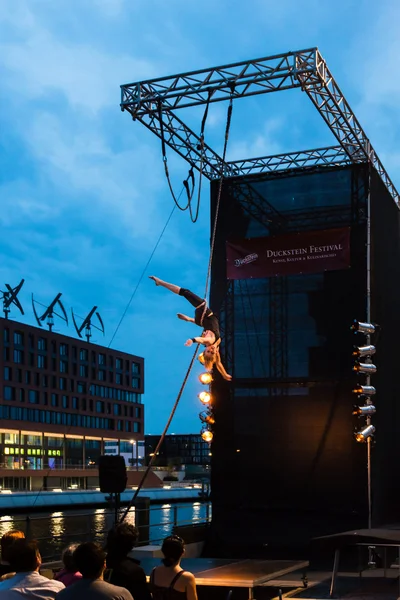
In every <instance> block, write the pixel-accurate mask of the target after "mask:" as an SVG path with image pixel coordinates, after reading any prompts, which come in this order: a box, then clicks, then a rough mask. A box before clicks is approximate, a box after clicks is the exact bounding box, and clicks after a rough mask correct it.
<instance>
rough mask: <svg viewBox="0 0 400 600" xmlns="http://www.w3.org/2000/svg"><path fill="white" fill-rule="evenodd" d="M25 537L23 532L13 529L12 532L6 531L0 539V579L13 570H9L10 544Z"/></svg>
mask: <svg viewBox="0 0 400 600" xmlns="http://www.w3.org/2000/svg"><path fill="white" fill-rule="evenodd" d="M24 537H25V534H24V532H23V531H18V530H17V529H14V530H12V531H7V533H5V534H4V535H3V537H2V538H1V542H0V544H1V562H0V577H2V576H3V575H6V574H7V573H13V572H14V569H12V568H11V565H10V559H9V551H10V548H11V546H12V544H13V543H14V542H15V540H21V539H23V538H24Z"/></svg>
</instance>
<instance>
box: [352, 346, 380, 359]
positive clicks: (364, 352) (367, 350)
mask: <svg viewBox="0 0 400 600" xmlns="http://www.w3.org/2000/svg"><path fill="white" fill-rule="evenodd" d="M375 352H376V348H375V346H360V347H357V346H354V352H353V356H357V357H358V358H361V357H362V356H372V355H373V354H375Z"/></svg>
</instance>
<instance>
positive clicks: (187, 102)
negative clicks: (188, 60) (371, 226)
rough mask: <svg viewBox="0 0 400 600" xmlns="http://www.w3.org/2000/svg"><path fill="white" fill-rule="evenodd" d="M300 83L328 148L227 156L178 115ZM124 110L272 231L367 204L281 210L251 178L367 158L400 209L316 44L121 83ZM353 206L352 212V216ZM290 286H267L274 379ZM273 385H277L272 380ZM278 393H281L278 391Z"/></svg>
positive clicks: (334, 218) (230, 301) (340, 216)
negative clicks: (330, 140) (328, 136)
mask: <svg viewBox="0 0 400 600" xmlns="http://www.w3.org/2000/svg"><path fill="white" fill-rule="evenodd" d="M294 88H299V89H300V90H301V91H302V92H303V93H305V94H307V96H308V97H309V98H310V100H311V101H312V103H313V104H314V106H315V107H316V109H317V111H318V113H319V114H320V115H321V117H322V118H323V120H324V121H325V123H326V124H327V126H328V128H329V129H330V131H331V132H332V133H333V135H334V136H335V138H336V140H337V144H336V145H334V146H329V147H325V148H317V149H313V150H302V151H298V152H291V153H285V154H277V155H274V156H266V157H256V158H253V157H248V158H244V159H242V160H235V161H224V160H223V158H222V157H221V156H220V155H219V154H218V153H217V152H215V151H214V150H213V149H212V148H211V147H210V146H209V145H208V144H207V143H206V142H205V140H204V138H203V137H202V135H201V134H200V133H199V134H198V133H195V132H194V131H193V130H192V129H191V128H190V127H188V126H187V125H186V124H185V123H184V121H183V120H182V119H181V118H179V117H178V114H177V113H178V112H179V110H180V109H182V108H189V107H195V106H201V105H205V106H208V105H209V104H210V103H215V102H223V101H226V102H228V101H230V99H231V98H233V100H234V101H237V100H239V99H240V98H244V97H248V96H255V95H262V94H268V93H272V92H280V91H283V90H289V89H294ZM121 110H123V111H127V112H129V113H130V115H131V116H132V118H133V120H135V121H139V122H141V123H142V124H143V125H145V126H146V127H147V128H148V129H150V131H152V132H153V133H154V134H155V135H156V136H157V137H159V138H160V139H161V140H163V143H164V144H166V145H168V146H169V147H170V148H172V149H173V150H174V151H175V152H176V153H177V154H178V155H180V156H181V157H183V158H184V159H185V160H186V161H187V162H188V163H189V165H190V167H191V168H192V169H197V170H198V171H199V172H201V173H202V174H203V175H204V176H205V177H207V178H208V179H209V180H210V181H214V180H218V179H220V178H221V176H223V177H224V190H226V191H227V193H228V194H229V195H230V196H231V197H234V198H235V199H236V200H237V201H238V202H239V203H240V205H241V206H242V207H243V208H244V210H245V211H246V212H247V213H248V214H250V216H251V217H252V218H254V219H256V220H257V221H258V222H259V223H261V224H262V225H263V226H265V228H266V229H267V230H269V231H270V232H271V231H275V232H283V231H291V230H297V228H298V227H299V226H301V227H303V228H304V227H305V228H307V227H313V228H319V227H325V226H326V224H327V223H334V224H336V225H340V223H341V222H344V223H349V219H351V220H353V221H357V220H358V219H359V218H362V216H363V214H362V211H363V207H362V206H358V205H356V204H355V202H354V201H353V206H352V208H349V209H347V208H344V207H343V206H331V207H326V208H325V210H319V211H311V212H310V211H308V212H304V211H299V212H298V213H296V211H293V212H292V213H291V214H290V218H289V219H288V215H281V214H280V213H279V211H277V210H276V208H275V207H274V206H273V204H272V203H271V202H269V201H268V199H266V198H265V197H264V196H262V195H261V194H259V193H258V191H257V190H256V189H255V187H254V186H253V185H252V178H251V176H252V175H255V174H263V173H264V174H265V173H270V174H273V173H276V174H277V176H279V174H280V173H282V172H287V173H288V174H289V173H296V170H299V169H300V170H302V171H303V170H304V169H309V170H310V171H312V170H313V169H318V168H319V167H322V166H323V167H344V166H347V165H351V164H356V163H369V164H370V165H371V166H372V167H374V168H375V169H376V170H377V172H378V173H379V175H380V177H381V179H382V181H383V182H384V184H385V186H386V188H387V189H388V191H389V192H390V194H391V196H392V198H393V199H394V201H395V202H396V204H397V205H398V206H399V202H400V197H399V193H398V192H397V190H396V188H395V186H394V184H393V182H392V181H391V179H390V177H389V175H388V173H387V172H386V170H385V169H384V167H383V165H382V163H381V161H380V160H379V158H378V156H377V154H376V152H375V150H374V149H373V147H372V145H371V142H370V141H369V139H368V138H367V136H366V134H365V132H364V130H363V129H362V127H361V125H360V123H359V122H358V120H357V118H356V117H355V115H354V113H353V111H352V110H351V108H350V106H349V104H348V102H347V101H346V99H345V97H344V96H343V93H342V92H341V90H340V88H339V86H338V85H337V83H336V81H335V79H334V78H333V76H332V74H331V72H330V70H329V69H328V66H327V64H326V62H325V60H324V59H323V58H322V56H321V54H320V52H319V50H318V49H317V48H310V49H307V50H300V51H297V52H287V53H285V54H280V55H277V56H270V57H266V58H261V59H256V60H249V61H244V62H238V63H234V64H229V65H224V66H221V67H214V68H210V69H203V70H199V71H193V72H189V73H182V74H178V75H173V76H170V77H162V78H158V79H153V80H147V81H142V82H137V83H132V84H126V85H122V86H121ZM359 186H360V182H358V183H357V182H356V181H355V182H353V188H354V189H353V197H354V199H355V200H357V198H358V196H359V192H360V190H359V189H358V188H359ZM349 211H350V212H351V211H353V213H352V214H351V215H350V214H349ZM287 294H288V291H287V284H286V281H285V279H284V278H277V279H276V280H274V281H273V283H272V284H271V289H270V294H269V298H270V307H271V314H270V327H271V333H272V335H271V338H272V339H271V356H270V365H269V366H270V371H271V378H270V379H271V381H272V380H273V381H275V382H276V381H281V382H282V380H283V379H286V378H287V343H288V342H287ZM234 302H235V293H234V282H229V283H228V288H227V293H226V296H225V300H224V303H223V306H222V307H221V330H222V332H223V333H225V335H223V337H224V348H223V351H224V354H225V357H224V358H225V362H226V365H227V367H228V369H231V367H232V366H233V364H234V342H233V335H232V332H233V331H234ZM274 387H276V386H275V384H274ZM275 393H278V392H275Z"/></svg>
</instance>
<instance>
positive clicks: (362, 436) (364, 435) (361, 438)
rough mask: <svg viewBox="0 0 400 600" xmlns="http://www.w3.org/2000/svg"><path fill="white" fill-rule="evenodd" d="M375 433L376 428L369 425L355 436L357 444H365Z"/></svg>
mask: <svg viewBox="0 0 400 600" xmlns="http://www.w3.org/2000/svg"><path fill="white" fill-rule="evenodd" d="M374 433H375V427H374V426H373V425H367V427H364V429H362V430H361V431H358V432H356V433H355V434H354V437H355V438H356V440H357V442H365V441H366V440H367V439H368V438H369V437H370V436H372V435H373V434H374Z"/></svg>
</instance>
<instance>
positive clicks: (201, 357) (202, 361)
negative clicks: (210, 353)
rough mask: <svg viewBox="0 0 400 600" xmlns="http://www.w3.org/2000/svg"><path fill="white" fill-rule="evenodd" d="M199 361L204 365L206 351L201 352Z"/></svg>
mask: <svg viewBox="0 0 400 600" xmlns="http://www.w3.org/2000/svg"><path fill="white" fill-rule="evenodd" d="M199 362H201V364H202V365H204V352H202V353H201V354H199Z"/></svg>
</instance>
